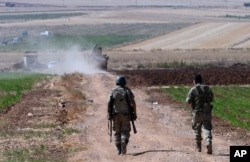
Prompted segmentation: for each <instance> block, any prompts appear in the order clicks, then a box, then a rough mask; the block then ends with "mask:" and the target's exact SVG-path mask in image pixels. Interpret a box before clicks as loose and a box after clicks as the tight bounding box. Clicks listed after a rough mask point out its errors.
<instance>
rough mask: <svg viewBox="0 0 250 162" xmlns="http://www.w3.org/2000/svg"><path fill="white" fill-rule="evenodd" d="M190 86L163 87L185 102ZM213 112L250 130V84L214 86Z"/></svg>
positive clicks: (164, 90)
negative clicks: (249, 85)
mask: <svg viewBox="0 0 250 162" xmlns="http://www.w3.org/2000/svg"><path fill="white" fill-rule="evenodd" d="M189 88H190V87H184V86H178V87H176V86H170V88H161V90H162V91H163V92H165V93H168V94H169V95H171V96H172V97H173V99H175V100H178V101H181V102H183V103H185V99H186V96H187V93H188V91H189ZM212 90H213V92H214V97H215V98H214V102H213V114H214V115H216V116H218V117H220V118H222V119H225V120H227V121H229V122H230V123H231V124H232V125H234V126H239V127H242V128H245V129H247V130H250V100H249V98H250V87H248V86H239V85H231V86H213V87H212Z"/></svg>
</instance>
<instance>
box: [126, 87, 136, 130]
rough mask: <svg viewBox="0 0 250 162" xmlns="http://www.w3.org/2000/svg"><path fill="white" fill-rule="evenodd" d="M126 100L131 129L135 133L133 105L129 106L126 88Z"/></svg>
mask: <svg viewBox="0 0 250 162" xmlns="http://www.w3.org/2000/svg"><path fill="white" fill-rule="evenodd" d="M126 101H127V104H128V111H129V116H130V119H131V123H132V126H133V131H134V134H136V133H137V130H136V127H135V123H134V114H133V107H132V106H131V102H130V100H129V98H128V90H126Z"/></svg>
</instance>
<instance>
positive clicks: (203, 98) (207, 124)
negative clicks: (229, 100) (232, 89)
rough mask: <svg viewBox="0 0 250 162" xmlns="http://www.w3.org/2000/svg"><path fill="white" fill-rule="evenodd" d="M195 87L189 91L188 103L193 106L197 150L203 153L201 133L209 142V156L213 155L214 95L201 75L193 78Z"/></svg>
mask: <svg viewBox="0 0 250 162" xmlns="http://www.w3.org/2000/svg"><path fill="white" fill-rule="evenodd" d="M193 84H194V86H193V87H192V88H191V89H190V90H189V92H188V96H187V98H186V102H187V103H188V104H190V105H191V106H192V109H193V110H192V116H193V117H192V128H193V130H194V133H195V140H196V149H197V151H198V152H201V141H202V136H201V132H202V131H203V134H204V136H205V139H206V141H207V144H206V147H207V154H212V123H211V121H212V108H213V106H212V104H211V102H213V100H214V95H213V92H212V90H211V88H210V87H209V86H208V85H204V84H202V77H201V75H200V74H198V75H195V76H194V78H193Z"/></svg>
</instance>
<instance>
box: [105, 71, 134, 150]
mask: <svg viewBox="0 0 250 162" xmlns="http://www.w3.org/2000/svg"><path fill="white" fill-rule="evenodd" d="M115 83H116V87H115V88H114V89H112V90H111V93H110V95H109V98H108V109H107V117H108V120H109V121H113V124H112V127H113V130H114V131H115V134H114V138H115V146H116V149H117V154H118V155H120V154H123V155H125V154H126V152H127V148H126V147H127V144H128V142H129V137H130V131H131V126H130V121H131V120H132V121H134V120H136V118H137V114H136V103H135V100H134V94H133V92H132V91H131V90H130V89H129V88H128V87H126V86H125V85H126V79H125V77H123V76H119V77H117V78H116V81H115ZM131 114H132V115H131ZM131 117H132V119H131ZM132 124H133V122H132ZM133 126H134V125H133ZM111 131H112V130H111Z"/></svg>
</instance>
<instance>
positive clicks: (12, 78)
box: [0, 73, 47, 109]
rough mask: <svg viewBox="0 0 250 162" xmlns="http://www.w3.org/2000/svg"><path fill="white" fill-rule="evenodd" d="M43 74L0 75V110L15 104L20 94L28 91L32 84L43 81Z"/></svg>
mask: <svg viewBox="0 0 250 162" xmlns="http://www.w3.org/2000/svg"><path fill="white" fill-rule="evenodd" d="M45 76H47V75H44V74H31V73H1V75H0V109H3V108H5V107H7V106H10V105H12V104H15V103H16V102H17V101H19V100H20V98H21V96H22V92H23V91H25V90H30V89H31V88H32V85H33V83H35V82H37V81H39V80H41V79H44V78H45Z"/></svg>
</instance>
